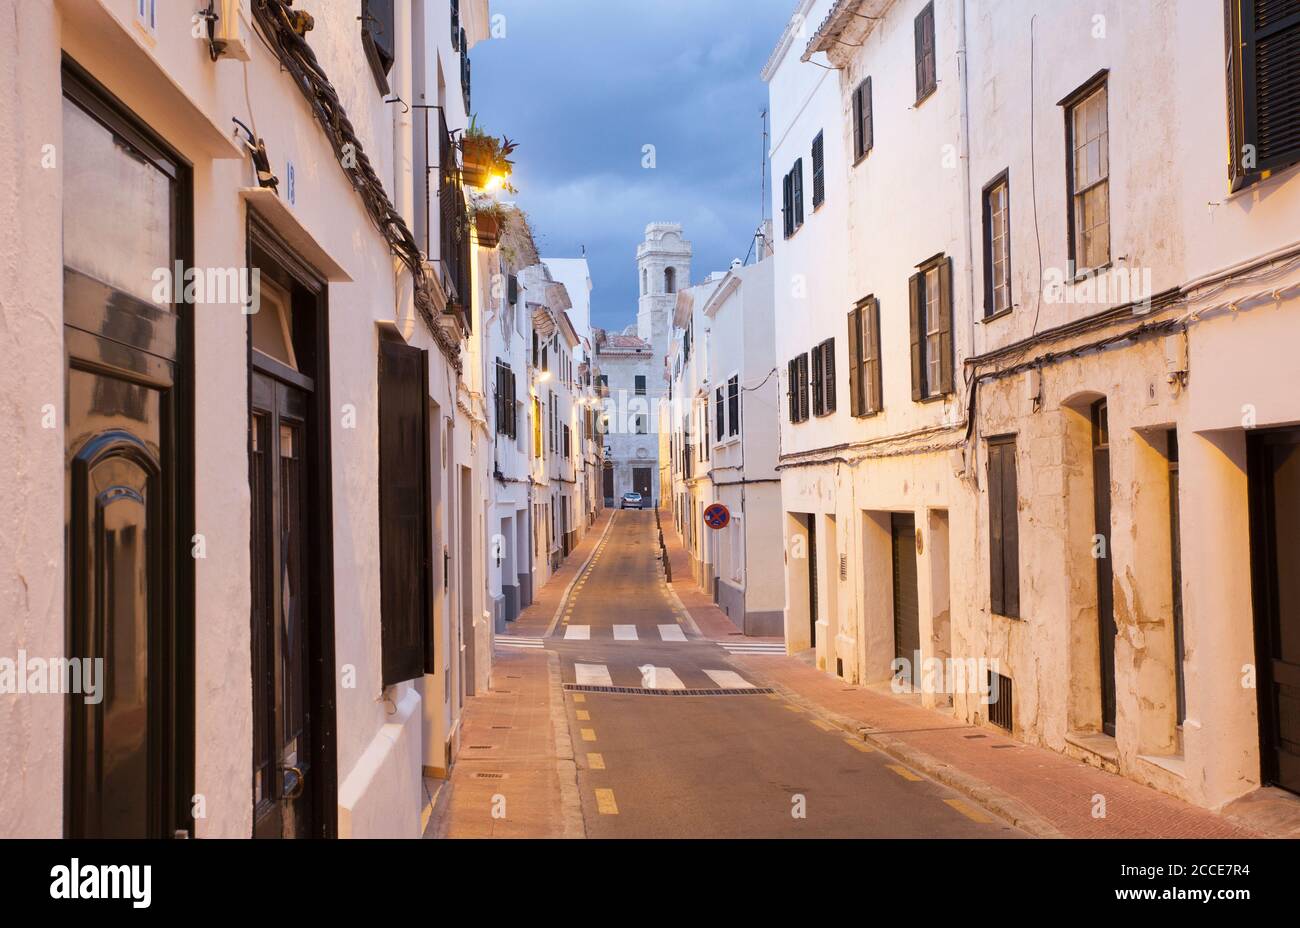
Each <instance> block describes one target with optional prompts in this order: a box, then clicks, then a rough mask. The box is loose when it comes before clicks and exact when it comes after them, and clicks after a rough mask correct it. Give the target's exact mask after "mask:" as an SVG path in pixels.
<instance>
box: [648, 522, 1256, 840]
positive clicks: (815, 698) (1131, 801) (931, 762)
mask: <svg viewBox="0 0 1300 928" xmlns="http://www.w3.org/2000/svg"><path fill="white" fill-rule="evenodd" d="M664 543H665V545H666V546H667V547H668V552H669V560H670V562H671V564H672V568H673V579H674V583H673V589H674V591H675V592H676V593H677V595H678V596H679V598H680V599H681V601H682V603H683V604H684V605H685V606H686V608H687V610H688V611H689V612H690V614H691V617H692V618H693V619H694V620H695V623H696V625H698V626H699V627H700V629H701V630H702V631H703V632H704V633H705V635H706V636H708V637H710V638H715V639H723V640H725V639H727V638H728V637H730V636H734V635H736V634H738V631H739V630H738V629H737V628H736V627H735V626H734V625H733V624H732V623H731V622H730V620H729V619H728V618H727V616H726V613H724V612H723V611H722V610H721V609H719V608H718V607H717V606H716V605H714V604H713V603H712V602H711V601H710V599H709V597H708V596H706V595H705V594H704V593H703V592H702V591H700V590H699V588H698V587H697V586H696V585H695V582H694V581H693V580H692V579H691V574H690V561H689V559H688V555H687V554H686V551H685V550H684V549H683V548H682V545H681V541H680V540H679V539H678V538H677V536H676V533H675V532H673V531H672V530H671V526H669V527H668V528H667V530H666V531H665V532H664ZM679 564H680V566H679ZM733 640H734V639H733ZM746 640H773V639H746ZM732 659H733V660H734V661H735V662H736V663H737V664H738V665H740V666H742V667H744V668H745V669H746V670H747V671H749V672H750V673H751V674H753V675H754V676H755V677H756V678H762V679H764V680H765V681H766V682H767V683H768V684H769V685H771V686H772V687H774V688H775V689H777V690H778V691H782V692H783V693H784V694H785V695H786V697H787V698H788V699H791V700H792V701H794V702H796V703H799V704H801V705H803V706H804V707H805V708H807V709H809V710H810V711H812V712H814V713H815V714H818V715H820V716H821V717H822V718H824V719H825V720H826V721H828V722H831V723H832V724H835V725H837V726H839V727H841V728H843V729H844V730H846V731H848V732H850V733H852V734H854V735H857V736H859V737H861V738H863V740H865V741H866V742H868V743H869V744H871V745H873V746H874V747H876V748H877V749H879V750H881V751H883V752H885V753H887V754H890V755H892V756H894V757H895V758H897V759H899V760H901V761H903V762H904V763H905V764H907V765H908V766H911V767H914V768H915V769H917V770H919V771H922V772H924V773H925V774H927V775H928V776H930V777H932V778H933V779H935V780H938V781H940V782H942V783H944V784H946V785H947V786H950V787H952V788H954V789H956V790H958V791H960V792H963V793H965V794H966V795H968V796H970V797H971V798H972V799H974V800H976V801H977V802H980V803H981V804H982V805H984V806H985V807H987V808H988V809H990V810H991V811H993V812H995V813H997V814H998V815H1000V816H1002V817H1003V818H1006V819H1008V820H1010V821H1011V822H1012V823H1013V824H1015V825H1017V826H1018V827H1020V828H1023V829H1025V830H1026V831H1028V832H1029V833H1031V834H1034V835H1038V836H1040V837H1068V838H1251V837H1262V836H1263V835H1261V834H1260V833H1259V832H1256V831H1253V830H1250V829H1248V828H1244V827H1240V826H1238V825H1235V824H1233V822H1231V821H1229V820H1228V819H1227V818H1225V817H1224V816H1222V815H1216V814H1215V813H1213V812H1209V811H1206V810H1204V809H1199V808H1197V807H1196V806H1192V805H1189V804H1188V803H1185V802H1183V801H1181V800H1179V799H1175V798H1173V797H1172V796H1167V795H1165V794H1164V793H1161V792H1159V791H1157V790H1155V789H1152V788H1150V787H1147V786H1143V785H1142V784H1140V783H1137V782H1134V781H1133V780H1129V779H1126V778H1124V777H1121V776H1117V775H1115V774H1112V773H1107V772H1106V771H1104V770H1099V769H1097V768H1096V767H1090V766H1088V765H1087V764H1084V763H1082V762H1079V761H1076V760H1073V759H1072V758H1069V757H1066V756H1065V755H1063V754H1058V753H1056V752H1055V751H1051V750H1048V749H1046V748H1040V747H1035V746H1032V745H1028V744H1025V743H1023V742H1020V741H1016V740H1015V739H1013V738H1010V737H1008V736H1005V735H1002V734H999V733H998V732H997V731H996V730H994V729H990V728H977V727H975V726H972V725H968V724H966V723H964V722H961V721H958V720H956V719H954V718H952V717H951V716H948V715H945V714H943V713H941V712H936V711H934V710H931V709H924V708H921V707H920V706H917V705H914V704H911V703H909V702H908V701H907V700H906V699H905V698H901V697H897V696H894V695H892V694H889V693H881V692H876V691H874V690H872V689H869V688H865V687H861V686H853V685H850V684H847V683H845V682H844V681H843V680H841V679H839V678H838V677H834V676H832V675H830V674H827V673H822V672H821V671H819V670H816V669H814V668H813V667H810V666H808V664H806V663H805V662H804V661H801V660H800V659H799V658H797V657H790V656H784V657H783V656H776V655H773V656H766V655H755V656H750V655H745V656H733V658H732ZM1097 797H1102V799H1104V802H1105V817H1104V818H1094V817H1093V815H1094V809H1096V808H1098V807H1099V806H1100V800H1099V799H1098V798H1097Z"/></svg>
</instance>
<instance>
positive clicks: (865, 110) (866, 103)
mask: <svg viewBox="0 0 1300 928" xmlns="http://www.w3.org/2000/svg"><path fill="white" fill-rule="evenodd" d="M875 144H876V126H875V114H874V113H873V107H872V104H871V78H869V77H868V78H867V79H866V80H865V81H863V82H862V153H863V154H864V155H865V154H866V153H867V152H869V151H871V149H872V147H873V146H874V145H875Z"/></svg>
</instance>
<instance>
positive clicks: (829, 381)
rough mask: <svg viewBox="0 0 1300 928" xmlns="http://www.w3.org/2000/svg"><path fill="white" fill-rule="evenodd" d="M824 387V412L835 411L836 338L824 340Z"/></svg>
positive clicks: (822, 349) (822, 350) (822, 348)
mask: <svg viewBox="0 0 1300 928" xmlns="http://www.w3.org/2000/svg"><path fill="white" fill-rule="evenodd" d="M821 354H822V389H823V391H824V392H825V394H826V398H825V399H824V400H822V410H823V411H824V412H828V413H831V412H834V411H835V339H833V338H828V339H826V341H824V342H822V347H821Z"/></svg>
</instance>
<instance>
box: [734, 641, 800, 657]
mask: <svg viewBox="0 0 1300 928" xmlns="http://www.w3.org/2000/svg"><path fill="white" fill-rule="evenodd" d="M718 647H720V648H722V650H724V651H726V652H727V653H728V654H785V644H784V643H783V642H780V641H719V642H718Z"/></svg>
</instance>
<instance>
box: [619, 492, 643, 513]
mask: <svg viewBox="0 0 1300 928" xmlns="http://www.w3.org/2000/svg"><path fill="white" fill-rule="evenodd" d="M618 508H619V509H640V508H642V503H641V494H640V493H624V494H623V499H622V501H621V502H620V503H619V506H618Z"/></svg>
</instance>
